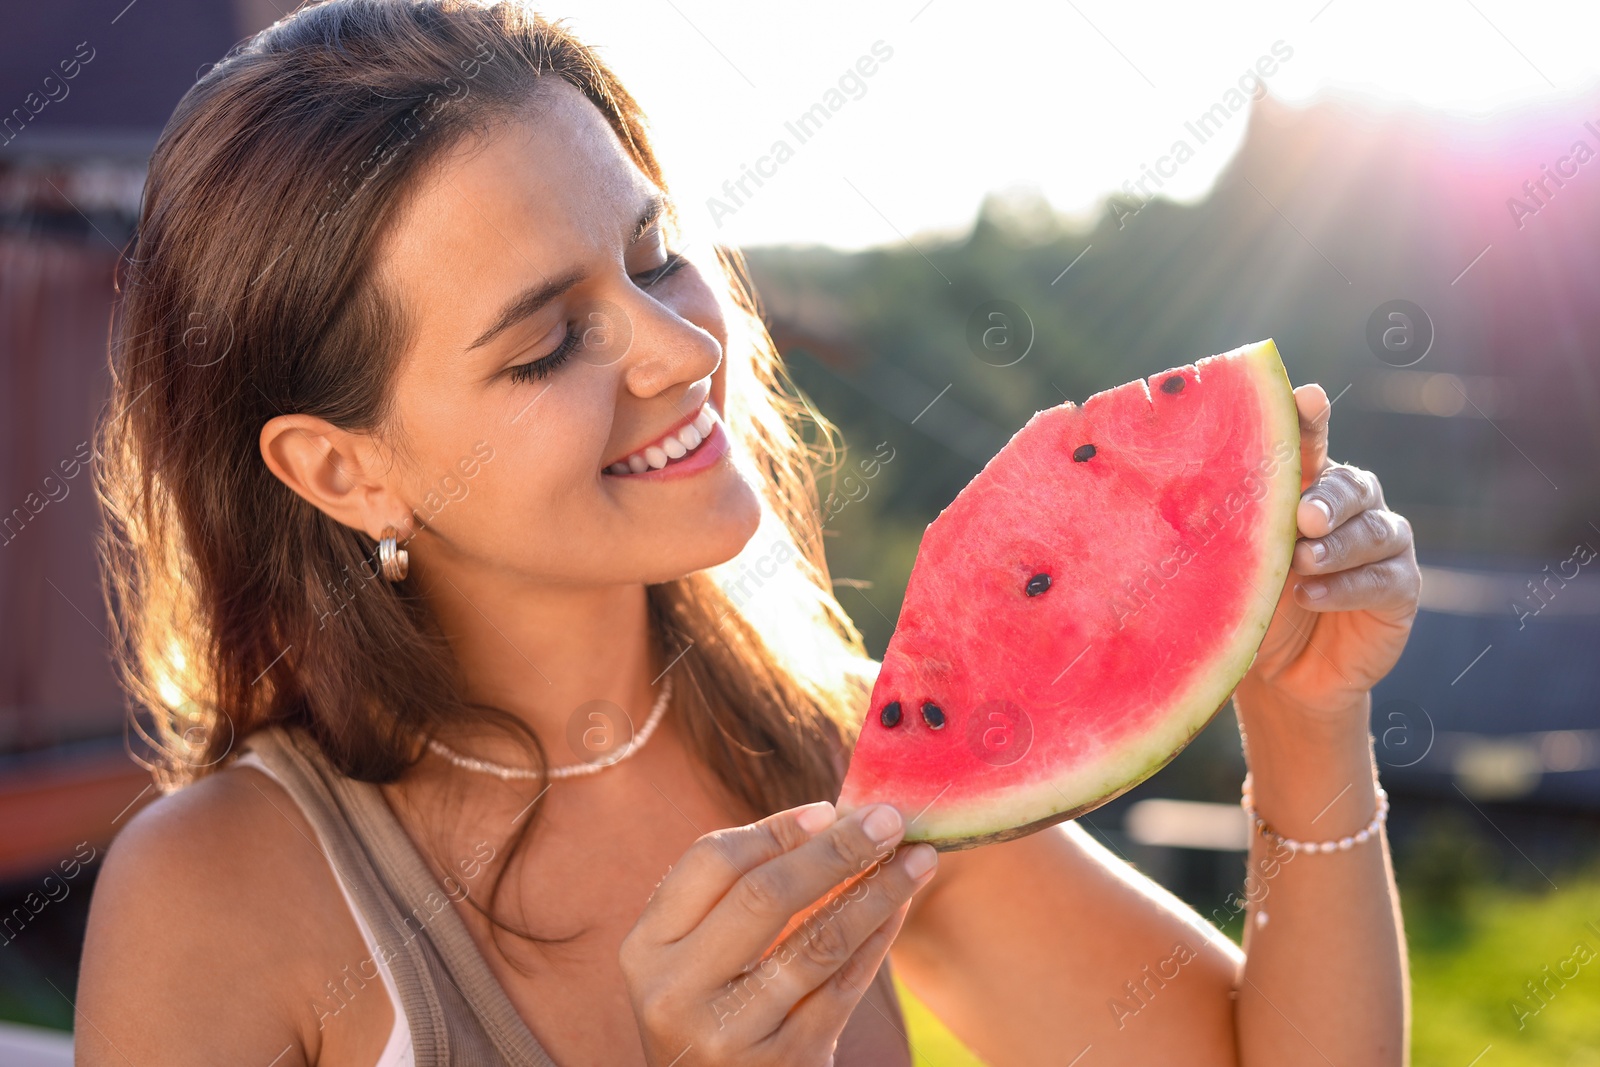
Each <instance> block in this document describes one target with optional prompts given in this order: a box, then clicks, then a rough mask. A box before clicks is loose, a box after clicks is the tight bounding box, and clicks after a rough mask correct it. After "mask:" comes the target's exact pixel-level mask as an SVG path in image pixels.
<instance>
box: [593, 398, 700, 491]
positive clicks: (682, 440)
mask: <svg viewBox="0 0 1600 1067" xmlns="http://www.w3.org/2000/svg"><path fill="white" fill-rule="evenodd" d="M716 422H717V417H716V416H715V415H714V414H712V411H711V406H710V405H709V404H702V405H701V406H700V410H699V411H698V412H697V413H696V414H695V417H694V418H693V419H692V420H690V421H689V422H687V423H685V424H684V425H683V426H681V427H679V429H678V430H677V432H676V433H669V434H667V435H666V436H665V437H663V438H662V439H661V440H659V441H657V442H656V443H655V444H653V445H650V446H648V447H646V448H645V449H643V450H642V451H639V452H635V453H634V454H633V455H631V456H629V457H628V458H627V459H626V460H618V461H617V462H616V463H613V464H611V466H609V467H607V468H606V470H608V471H610V472H611V473H612V474H643V473H644V472H645V471H647V470H660V469H661V468H662V467H665V466H666V465H667V462H668V461H669V460H674V459H682V458H683V457H684V456H687V455H688V454H689V453H690V452H693V451H694V450H695V449H697V448H699V447H700V446H701V445H702V444H704V443H705V441H706V438H708V437H710V436H711V429H712V427H713V426H715V425H716Z"/></svg>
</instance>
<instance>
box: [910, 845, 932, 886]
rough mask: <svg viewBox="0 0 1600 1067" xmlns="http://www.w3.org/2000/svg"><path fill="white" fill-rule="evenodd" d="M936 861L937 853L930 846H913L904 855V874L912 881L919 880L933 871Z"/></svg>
mask: <svg viewBox="0 0 1600 1067" xmlns="http://www.w3.org/2000/svg"><path fill="white" fill-rule="evenodd" d="M938 859H939V853H938V852H937V851H936V850H935V849H934V847H933V846H932V845H913V846H912V847H911V850H910V851H909V852H907V853H906V861H905V862H906V873H907V874H909V875H910V876H911V877H912V878H913V879H917V878H921V877H922V876H923V875H925V874H927V873H928V872H929V871H931V870H933V865H934V863H936V862H937V861H938Z"/></svg>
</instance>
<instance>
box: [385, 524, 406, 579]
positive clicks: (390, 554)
mask: <svg viewBox="0 0 1600 1067" xmlns="http://www.w3.org/2000/svg"><path fill="white" fill-rule="evenodd" d="M395 537H396V531H395V528H394V527H393V526H385V527H384V528H383V536H382V537H380V538H379V539H378V565H379V568H380V569H381V570H382V572H383V576H384V577H385V578H387V579H388V580H389V581H391V582H398V581H403V580H404V579H405V576H406V574H407V572H409V571H410V569H411V553H409V552H407V551H406V550H405V549H403V548H398V547H396V544H395Z"/></svg>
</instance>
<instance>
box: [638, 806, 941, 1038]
mask: <svg viewBox="0 0 1600 1067" xmlns="http://www.w3.org/2000/svg"><path fill="white" fill-rule="evenodd" d="M904 829H905V828H904V820H903V819H902V817H901V816H900V814H899V812H897V811H896V810H895V809H894V808H893V807H891V806H889V805H887V804H876V805H872V806H870V807H866V808H863V809H861V810H860V811H855V812H852V813H851V814H850V815H848V816H846V817H845V818H844V819H839V818H838V817H837V814H836V813H835V811H834V808H833V805H832V804H829V803H827V802H826V801H824V802H820V803H817V804H807V805H803V806H801V807H798V808H790V809H788V810H786V811H780V812H778V813H777V814H775V815H771V816H769V817H767V818H765V819H762V820H761V821H760V822H755V823H751V824H750V825H748V826H736V827H731V828H729V829H726V830H717V831H715V832H714V833H709V834H706V835H705V836H703V837H701V838H700V839H699V840H698V841H696V842H695V843H694V844H693V845H692V846H690V848H689V850H688V851H687V852H685V853H684V854H683V858H682V859H681V860H679V861H678V863H677V865H676V866H674V867H673V868H672V869H671V870H670V871H668V872H667V876H666V877H665V878H664V879H662V881H661V884H660V885H659V886H658V887H657V888H656V891H655V895H654V896H652V897H651V899H650V902H649V904H647V905H646V906H645V909H644V911H643V913H642V914H641V915H640V916H639V921H638V922H637V923H635V924H634V927H633V929H632V930H631V931H629V933H628V936H627V937H626V938H624V939H623V942H622V949H621V954H620V962H621V964H622V972H623V975H624V977H625V978H626V980H627V985H628V995H629V996H630V998H631V999H632V1001H633V1013H634V1017H635V1018H636V1019H637V1020H638V1024H639V1036H640V1039H641V1040H642V1041H643V1043H644V1049H645V1058H646V1060H647V1061H648V1062H649V1063H650V1064H651V1067H668V1065H669V1064H675V1063H680V1062H684V1063H694V1064H739V1065H740V1067H756V1065H763V1064H773V1065H782V1067H825V1065H827V1064H830V1063H831V1062H832V1056H833V1049H834V1045H835V1043H836V1042H837V1041H838V1039H839V1034H840V1033H841V1032H842V1031H843V1030H844V1026H845V1023H846V1022H848V1021H849V1019H850V1014H851V1013H852V1012H853V1011H854V1010H855V1007H856V1004H857V1002H859V1001H860V999H861V997H862V995H863V994H864V993H865V992H866V991H867V988H868V986H869V984H870V982H871V981H872V978H873V976H874V975H875V974H876V973H877V970H878V966H879V964H881V963H882V962H883V958H884V956H885V955H887V954H888V951H889V945H890V944H891V943H892V942H893V941H894V938H895V935H896V934H897V933H898V932H899V930H900V924H901V922H902V921H903V920H904V919H905V915H906V909H907V907H908V905H909V903H910V900H911V895H912V894H913V893H914V892H916V891H917V890H918V889H920V888H921V887H922V886H924V885H926V884H927V882H928V880H929V879H930V878H931V877H932V875H933V872H934V870H935V869H936V867H937V859H938V854H937V853H936V852H935V851H934V850H933V848H932V846H930V845H926V844H916V845H911V846H909V847H907V848H899V849H896V848H895V845H896V844H897V843H898V842H899V840H900V837H901V835H902V834H903V833H904ZM919 867H920V869H919ZM858 875H860V876H862V877H860V878H859V879H857V880H856V881H855V882H854V883H853V884H851V885H850V886H849V887H848V888H846V889H845V890H844V891H843V892H842V893H839V894H836V895H833V896H831V897H830V898H829V899H828V900H827V901H826V902H824V903H823V904H822V905H821V906H820V907H818V908H816V909H814V910H812V909H811V905H813V904H816V903H817V902H818V901H819V900H821V898H823V897H824V896H825V895H828V893H829V890H832V889H835V888H836V887H838V886H839V885H840V884H841V883H843V882H845V881H847V880H849V879H852V878H856V876H858ZM914 875H917V876H914ZM803 909H806V910H808V912H809V913H808V914H807V915H806V916H805V917H804V921H802V922H800V924H799V925H798V926H796V927H795V928H794V929H793V930H792V931H791V932H789V933H788V935H787V936H785V937H784V938H783V941H782V943H781V944H774V943H775V942H777V941H778V938H779V937H780V936H781V935H783V934H784V931H785V929H786V928H787V927H788V925H789V923H790V921H791V919H793V918H795V917H796V913H797V912H800V911H802V910H803ZM769 950H770V951H769ZM690 1050H692V1051H693V1054H692V1055H691V1056H690V1057H689V1058H688V1059H686V1060H685V1059H683V1056H684V1053H685V1052H687V1051H690Z"/></svg>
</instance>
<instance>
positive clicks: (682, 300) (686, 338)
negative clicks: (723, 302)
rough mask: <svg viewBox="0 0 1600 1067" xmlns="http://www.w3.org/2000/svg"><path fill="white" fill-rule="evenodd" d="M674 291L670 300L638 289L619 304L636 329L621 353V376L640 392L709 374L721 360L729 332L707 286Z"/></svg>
mask: <svg viewBox="0 0 1600 1067" xmlns="http://www.w3.org/2000/svg"><path fill="white" fill-rule="evenodd" d="M696 288H697V289H700V292H695V293H688V294H681V293H680V294H675V297H674V299H672V300H671V301H670V302H664V301H661V300H656V299H655V298H654V297H652V296H651V295H650V294H649V293H647V292H644V291H636V292H635V293H634V295H633V299H631V300H629V301H628V302H627V303H626V304H623V305H621V306H622V308H623V312H624V314H625V315H626V316H627V320H628V325H629V327H630V328H631V330H632V337H631V339H630V342H629V346H628V350H627V353H626V355H624V356H623V381H624V384H625V385H626V387H627V389H628V391H629V392H630V393H632V394H633V395H635V396H637V397H641V398H644V397H652V396H656V395H658V394H660V393H662V392H664V391H666V390H668V389H671V388H672V387H673V386H674V385H678V384H680V383H685V382H696V381H699V380H700V379H702V378H705V377H707V376H709V375H710V374H711V373H712V372H713V371H715V370H716V369H717V367H718V366H719V365H720V364H721V362H722V356H723V346H724V344H725V343H726V340H727V335H726V333H725V331H724V329H723V320H722V315H721V311H720V308H718V306H717V304H716V301H715V299H714V298H713V296H712V294H711V293H710V291H709V290H706V289H704V288H703V287H696Z"/></svg>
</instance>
